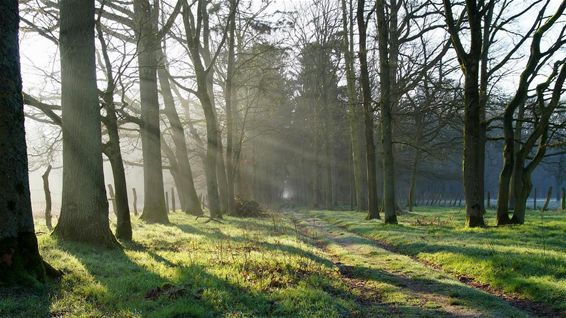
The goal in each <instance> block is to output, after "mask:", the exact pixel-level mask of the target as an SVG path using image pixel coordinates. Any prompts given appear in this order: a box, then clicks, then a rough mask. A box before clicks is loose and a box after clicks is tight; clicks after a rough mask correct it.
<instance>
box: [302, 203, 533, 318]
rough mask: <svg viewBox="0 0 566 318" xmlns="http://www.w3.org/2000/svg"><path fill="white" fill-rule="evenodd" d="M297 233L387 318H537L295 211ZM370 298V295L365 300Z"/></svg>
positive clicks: (481, 291)
mask: <svg viewBox="0 0 566 318" xmlns="http://www.w3.org/2000/svg"><path fill="white" fill-rule="evenodd" d="M293 217H294V218H296V219H297V220H299V222H298V230H299V232H300V233H301V234H302V235H303V236H305V237H306V239H307V240H309V241H311V243H313V244H315V245H316V246H317V247H319V248H321V249H323V250H324V251H325V252H326V253H327V254H329V255H331V257H332V259H333V261H334V263H335V265H336V266H337V267H338V268H339V270H340V273H341V274H342V277H343V280H344V282H345V283H346V284H347V285H348V286H349V287H351V288H352V289H356V290H357V291H358V292H359V294H360V295H362V297H361V299H360V300H359V302H358V303H359V304H360V306H366V307H367V306H381V309H383V310H386V312H385V313H383V312H382V314H385V315H386V316H387V317H536V315H535V314H534V313H532V312H531V313H527V312H526V311H523V310H522V309H521V308H517V307H515V306H513V304H512V303H510V302H508V301H506V300H505V299H502V298H500V297H497V295H492V294H490V293H489V292H488V291H484V290H481V289H478V288H476V287H475V286H473V285H472V286H469V285H467V284H465V282H461V281H458V280H457V279H455V278H454V277H453V276H451V275H450V274H448V273H445V272H443V271H440V270H438V269H436V268H433V267H431V266H430V265H427V264H424V263H422V262H420V261H418V260H415V259H414V258H411V257H409V256H407V255H403V254H401V253H398V252H396V251H394V250H392V249H389V248H387V246H381V244H379V243H378V242H375V241H374V240H370V239H367V238H364V237H362V236H359V235H357V234H354V233H352V232H349V231H347V230H346V229H344V228H341V227H338V226H336V225H333V224H331V223H328V222H326V221H323V220H321V219H319V218H316V217H312V216H308V215H305V214H302V213H299V212H293ZM367 295H370V297H365V296H367Z"/></svg>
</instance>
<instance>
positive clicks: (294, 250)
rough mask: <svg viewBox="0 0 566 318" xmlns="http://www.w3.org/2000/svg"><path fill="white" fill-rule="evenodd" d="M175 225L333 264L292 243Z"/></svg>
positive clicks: (228, 239)
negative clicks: (271, 241) (267, 240)
mask: <svg viewBox="0 0 566 318" xmlns="http://www.w3.org/2000/svg"><path fill="white" fill-rule="evenodd" d="M177 227H179V229H181V230H182V231H183V232H186V233H192V234H196V235H201V236H204V237H206V238H208V239H212V240H223V241H229V242H236V243H248V244H253V245H255V246H257V247H261V248H265V249H267V250H269V251H272V252H284V253H288V254H293V255H296V256H302V257H306V258H309V259H311V260H313V261H315V262H317V263H320V264H324V265H326V266H327V267H331V266H333V264H332V262H331V261H330V260H328V259H326V258H323V257H321V256H319V255H316V254H314V253H312V252H310V251H305V250H303V249H300V248H298V247H295V246H292V245H288V244H282V243H270V242H266V241H259V240H258V239H256V238H252V237H251V236H250V237H245V236H243V235H229V234H226V233H223V232H221V231H211V232H205V231H202V230H199V229H197V228H195V227H194V226H191V225H187V224H179V225H177Z"/></svg>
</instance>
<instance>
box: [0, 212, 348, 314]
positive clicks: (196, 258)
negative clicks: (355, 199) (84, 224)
mask: <svg viewBox="0 0 566 318" xmlns="http://www.w3.org/2000/svg"><path fill="white" fill-rule="evenodd" d="M170 219H171V222H172V224H171V225H169V226H164V225H155V224H151V225H148V224H144V223H142V222H139V221H134V242H135V243H130V244H126V243H124V250H123V251H120V250H106V249H101V248H96V247H91V246H87V245H83V244H77V243H67V242H65V243H63V242H58V241H57V240H56V239H54V238H52V237H51V236H49V235H48V234H41V235H39V244H40V251H41V254H42V255H43V257H44V258H45V259H46V260H47V261H48V262H50V263H51V264H52V265H53V266H55V267H56V268H59V269H62V270H63V271H64V272H65V273H66V275H64V276H63V278H62V280H61V281H60V282H51V283H50V284H48V285H47V286H45V287H44V288H41V289H35V290H31V291H29V290H22V289H20V290H18V289H7V288H4V289H0V317H13V318H15V317H22V318H24V317H25V318H28V317H167V318H170V317H218V316H223V317H267V316H288V317H340V316H343V315H344V313H347V312H352V311H354V310H355V301H354V299H355V296H354V295H351V294H350V292H349V291H348V289H347V288H346V286H345V285H343V284H342V283H341V281H340V279H337V275H338V273H337V271H336V270H335V268H334V265H333V264H332V263H331V262H330V261H329V260H328V259H326V258H324V257H323V256H322V255H321V254H320V252H319V251H318V250H317V249H316V248H314V247H312V246H309V245H307V244H306V243H304V242H303V241H302V240H301V239H299V238H298V237H297V236H296V233H295V232H294V230H293V229H292V226H290V224H289V223H285V221H283V220H281V219H280V218H279V217H274V218H266V219H262V220H252V219H244V220H239V219H232V218H228V219H227V220H225V222H224V224H219V223H215V222H210V223H207V224H203V223H204V220H205V219H200V220H195V218H194V217H189V216H186V215H184V214H183V213H180V212H177V213H173V214H171V216H170ZM36 231H38V232H46V229H45V228H43V227H42V226H38V228H36Z"/></svg>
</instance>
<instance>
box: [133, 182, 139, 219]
mask: <svg viewBox="0 0 566 318" xmlns="http://www.w3.org/2000/svg"><path fill="white" fill-rule="evenodd" d="M132 191H133V192H134V215H138V194H137V193H136V188H132Z"/></svg>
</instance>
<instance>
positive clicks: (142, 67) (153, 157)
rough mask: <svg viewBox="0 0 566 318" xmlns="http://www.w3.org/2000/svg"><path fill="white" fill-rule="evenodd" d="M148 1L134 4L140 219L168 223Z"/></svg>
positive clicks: (154, 45)
mask: <svg viewBox="0 0 566 318" xmlns="http://www.w3.org/2000/svg"><path fill="white" fill-rule="evenodd" d="M152 11H153V10H152V8H151V5H150V3H149V1H148V0H134V15H135V22H136V23H135V25H136V31H137V32H136V36H137V45H138V48H137V51H138V66H139V79H140V102H141V120H142V126H141V137H142V153H143V170H144V206H143V212H142V215H141V219H142V220H144V221H146V222H150V223H169V218H168V216H167V211H166V210H165V190H164V187H163V170H162V162H161V138H160V128H159V99H158V91H157V58H156V53H157V49H158V46H159V42H158V41H157V38H156V30H155V29H154V23H153V14H154V12H152Z"/></svg>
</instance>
